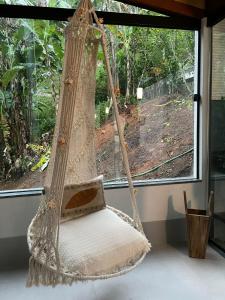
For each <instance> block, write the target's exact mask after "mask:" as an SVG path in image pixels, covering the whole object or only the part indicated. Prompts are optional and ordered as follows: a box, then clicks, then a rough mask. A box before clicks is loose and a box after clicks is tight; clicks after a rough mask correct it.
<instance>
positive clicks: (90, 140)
mask: <svg viewBox="0 0 225 300" xmlns="http://www.w3.org/2000/svg"><path fill="white" fill-rule="evenodd" d="M94 22H95V25H94ZM65 36H66V44H65V58H64V68H63V75H62V84H61V97H60V102H59V108H58V114H57V120H56V127H55V132H54V138H53V147H52V154H51V159H50V162H49V166H48V170H47V176H46V180H45V186H44V187H45V195H43V197H42V199H41V203H40V206H39V209H38V212H37V214H36V215H35V217H34V218H33V220H32V222H31V224H30V226H29V228H28V238H27V239H28V245H29V250H30V252H31V257H30V263H29V274H28V279H27V286H32V285H39V284H43V285H52V286H55V285H57V284H72V283H73V282H75V281H78V280H94V279H106V278H110V277H114V276H118V275H121V274H124V273H126V272H128V271H130V270H132V269H133V268H135V267H136V266H137V265H138V264H139V263H140V262H141V261H142V260H143V258H144V257H145V255H146V253H148V251H149V250H150V244H149V242H148V241H147V239H146V237H145V235H144V232H143V228H142V225H141V222H140V218H139V215H138V211H137V204H136V199H135V190H134V188H133V184H132V179H131V173H130V169H129V163H128V157H127V150H126V143H125V140H124V134H123V129H122V127H121V124H120V116H119V112H118V107H117V100H116V96H115V92H114V87H113V79H112V75H111V70H110V63H109V58H108V55H107V45H106V44H107V40H106V35H105V32H104V27H103V25H102V22H100V21H99V19H98V18H97V16H96V13H95V11H94V8H93V6H92V4H91V2H90V0H81V2H80V4H79V6H78V8H77V10H76V12H75V14H74V16H73V17H72V19H71V20H70V22H69V25H68V26H67V28H66V31H65ZM99 42H101V44H102V47H103V53H104V56H105V63H106V69H107V73H108V79H109V84H110V89H111V95H112V101H113V105H114V111H115V117H116V122H117V127H118V133H119V137H120V143H121V149H122V155H123V162H124V166H125V169H126V173H127V178H128V183H129V191H130V199H131V204H132V209H133V219H131V218H130V217H129V216H127V215H126V214H124V213H123V212H121V211H119V210H117V209H115V208H112V207H109V206H107V205H106V204H105V200H104V190H103V178H102V176H97V168H96V153H95V141H94V139H95V84H96V80H95V78H96V65H97V51H98V46H99Z"/></svg>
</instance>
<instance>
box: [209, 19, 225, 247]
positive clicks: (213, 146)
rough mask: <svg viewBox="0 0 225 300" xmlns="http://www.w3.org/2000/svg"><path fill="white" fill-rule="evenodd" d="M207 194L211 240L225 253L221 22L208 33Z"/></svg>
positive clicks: (224, 34) (224, 25)
mask: <svg viewBox="0 0 225 300" xmlns="http://www.w3.org/2000/svg"><path fill="white" fill-rule="evenodd" d="M211 80H212V81H211V86H212V91H211V101H210V108H211V113H210V190H213V191H214V219H213V222H212V228H211V239H212V240H213V241H214V242H215V243H216V244H217V245H219V246H220V247H222V248H223V249H225V231H224V229H225V197H224V195H225V193H224V183H225V118H224V116H225V101H224V100H225V20H223V21H221V22H220V23H218V24H217V25H215V26H214V27H213V30H212V79H211Z"/></svg>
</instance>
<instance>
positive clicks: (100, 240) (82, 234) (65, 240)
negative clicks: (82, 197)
mask: <svg viewBox="0 0 225 300" xmlns="http://www.w3.org/2000/svg"><path fill="white" fill-rule="evenodd" d="M148 251H149V243H148V241H147V239H146V238H145V237H144V236H143V235H142V234H141V233H140V232H138V231H137V230H136V229H134V228H133V227H132V226H131V225H129V224H128V223H126V222H125V221H123V220H122V219H121V218H120V217H118V216H117V215H116V214H115V213H114V212H112V211H111V210H110V209H108V208H104V209H102V210H100V211H98V212H94V213H92V214H89V215H87V216H83V217H80V218H78V219H74V220H70V221H68V222H65V223H62V224H61V225H60V232H59V255H60V259H61V262H62V263H63V264H64V265H65V266H66V268H67V269H68V270H69V271H72V272H79V273H80V274H82V275H88V276H93V275H104V274H110V273H114V272H117V271H119V270H120V269H121V268H123V267H125V266H126V265H128V264H130V263H132V262H135V260H137V259H138V258H139V257H140V256H142V255H143V254H144V253H147V252H148Z"/></svg>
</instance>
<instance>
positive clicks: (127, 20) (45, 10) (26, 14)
mask: <svg viewBox="0 0 225 300" xmlns="http://www.w3.org/2000/svg"><path fill="white" fill-rule="evenodd" d="M74 11H75V10H74V9H68V8H53V7H40V6H24V5H12V4H0V18H18V19H33V20H38V19H39V20H52V21H68V18H69V17H70V16H72V15H73V14H74ZM96 13H97V15H98V17H99V18H103V19H104V23H105V24H110V25H121V26H137V27H151V28H162V29H180V30H190V31H195V32H197V34H198V37H197V41H198V42H197V43H198V44H197V51H196V54H197V66H196V68H197V72H196V73H197V74H196V75H195V76H196V88H195V90H194V95H193V102H194V105H195V103H196V109H195V110H194V114H195V117H194V119H195V121H196V122H195V123H194V147H195V149H194V166H193V167H194V168H193V176H190V177H177V178H162V179H148V180H134V181H133V183H134V187H145V186H160V185H171V184H184V183H196V182H202V178H201V177H200V110H201V97H200V66H201V20H199V19H195V18H190V17H176V16H173V17H168V16H149V15H138V14H126V13H114V12H103V11H97V12H96ZM127 187H128V182H127V181H123V182H121V181H116V180H115V181H113V182H106V183H104V189H106V190H107V189H118V188H127ZM42 194H44V188H43V187H40V188H29V189H14V190H2V191H0V199H1V198H14V197H24V196H39V195H42Z"/></svg>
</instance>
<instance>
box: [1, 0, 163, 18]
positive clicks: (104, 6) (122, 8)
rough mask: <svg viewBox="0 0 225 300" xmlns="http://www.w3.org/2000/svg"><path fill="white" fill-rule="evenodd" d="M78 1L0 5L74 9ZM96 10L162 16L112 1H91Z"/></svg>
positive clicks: (15, 0) (14, 0)
mask: <svg viewBox="0 0 225 300" xmlns="http://www.w3.org/2000/svg"><path fill="white" fill-rule="evenodd" d="M79 2H80V1H79V0H64V1H61V0H30V1H27V0H0V4H14V5H15V4H16V5H26V6H43V7H58V8H76V7H77V5H78V3H79ZM92 4H93V5H94V7H95V9H96V10H102V11H110V12H118V13H129V14H132V13H134V14H147V15H155V16H163V15H162V14H159V13H155V12H151V11H149V10H146V9H143V8H139V7H135V6H131V5H127V4H124V3H121V2H118V1H114V0H94V1H92Z"/></svg>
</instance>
